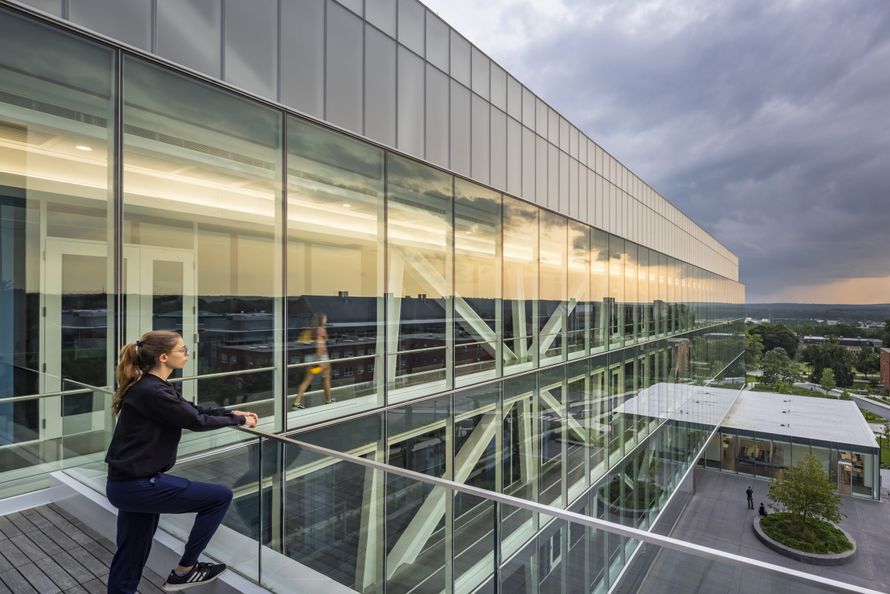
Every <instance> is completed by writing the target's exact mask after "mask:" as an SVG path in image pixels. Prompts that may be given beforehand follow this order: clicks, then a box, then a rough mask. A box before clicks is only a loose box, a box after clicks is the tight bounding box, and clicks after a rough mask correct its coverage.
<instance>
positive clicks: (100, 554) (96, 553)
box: [81, 541, 114, 567]
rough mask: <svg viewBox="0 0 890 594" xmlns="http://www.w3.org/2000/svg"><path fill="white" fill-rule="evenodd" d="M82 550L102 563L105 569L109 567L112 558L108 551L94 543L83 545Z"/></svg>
mask: <svg viewBox="0 0 890 594" xmlns="http://www.w3.org/2000/svg"><path fill="white" fill-rule="evenodd" d="M81 546H83V548H85V549H86V550H88V551H89V552H90V554H92V555H93V557H95V558H96V559H98V560H99V561H101V562H102V565H104V566H105V567H111V559H112V558H113V557H114V555H112V554H111V553H109V552H108V549H106V548H105V547H103V546H102V545H100V544H99V543H97V542H96V541H93V542H87V543H84V544H83V545H81Z"/></svg>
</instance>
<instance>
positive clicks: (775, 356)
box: [760, 347, 797, 384]
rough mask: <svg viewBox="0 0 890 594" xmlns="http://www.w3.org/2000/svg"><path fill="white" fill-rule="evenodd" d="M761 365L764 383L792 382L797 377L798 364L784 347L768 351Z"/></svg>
mask: <svg viewBox="0 0 890 594" xmlns="http://www.w3.org/2000/svg"><path fill="white" fill-rule="evenodd" d="M760 367H761V369H762V370H763V381H764V383H767V384H775V383H776V382H779V381H783V382H788V383H792V382H794V380H795V379H796V377H795V376H796V373H795V371H796V370H797V366H796V365H795V364H794V361H792V360H791V357H789V356H788V353H786V352H785V349H783V348H782V347H777V348H774V349H772V350H771V351H769V352H767V353H766V354H765V355H764V356H763V360H762V362H761V366H760Z"/></svg>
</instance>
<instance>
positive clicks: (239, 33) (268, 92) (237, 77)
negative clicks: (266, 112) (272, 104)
mask: <svg viewBox="0 0 890 594" xmlns="http://www.w3.org/2000/svg"><path fill="white" fill-rule="evenodd" d="M224 51H225V60H224V62H223V63H224V64H225V72H223V78H224V79H225V80H226V81H227V82H230V83H232V84H234V85H235V86H238V87H241V88H243V89H245V90H247V91H252V92H254V93H256V94H258V95H262V96H264V97H272V98H275V97H277V96H278V76H277V73H278V2H277V0H260V1H259V2H251V3H250V4H246V3H244V2H231V1H228V2H226V19H225V48H224Z"/></svg>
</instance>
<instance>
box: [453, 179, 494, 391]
mask: <svg viewBox="0 0 890 594" xmlns="http://www.w3.org/2000/svg"><path fill="white" fill-rule="evenodd" d="M454 258H455V260H454V266H455V270H457V271H458V273H457V275H456V276H455V279H454V285H455V286H454V290H455V299H454V375H455V378H456V379H455V384H456V385H466V384H468V383H471V382H475V381H481V380H483V379H486V378H490V377H494V376H495V374H496V372H497V365H496V363H497V355H498V350H499V344H498V318H499V316H498V306H499V304H500V297H501V286H500V285H501V195H500V194H498V193H497V192H493V191H491V190H488V189H486V188H484V187H482V186H478V185H476V184H473V183H470V182H468V181H464V180H462V179H456V180H455V183H454Z"/></svg>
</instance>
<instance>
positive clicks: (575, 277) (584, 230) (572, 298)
mask: <svg viewBox="0 0 890 594" xmlns="http://www.w3.org/2000/svg"><path fill="white" fill-rule="evenodd" d="M568 234H569V239H568V285H567V286H568V301H567V303H566V310H567V311H568V317H567V321H566V348H567V350H568V353H569V357H570V358H571V357H572V355H573V354H574V355H580V354H584V353H586V352H587V349H588V334H589V333H588V327H589V318H590V229H589V228H588V227H587V225H584V224H582V223H579V222H577V221H573V220H571V219H570V220H569V229H568Z"/></svg>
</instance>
